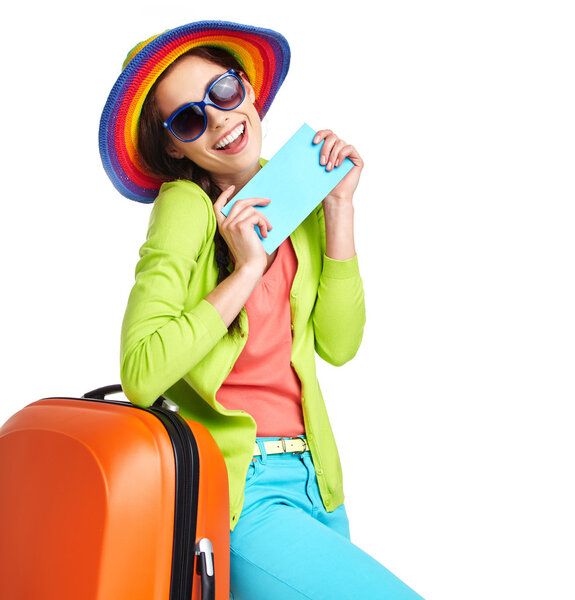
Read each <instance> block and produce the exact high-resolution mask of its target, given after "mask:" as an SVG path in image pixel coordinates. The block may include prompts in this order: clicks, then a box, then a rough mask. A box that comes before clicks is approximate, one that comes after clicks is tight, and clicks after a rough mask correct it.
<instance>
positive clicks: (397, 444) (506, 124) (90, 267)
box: [0, 0, 575, 600]
mask: <svg viewBox="0 0 575 600" xmlns="http://www.w3.org/2000/svg"><path fill="white" fill-rule="evenodd" d="M370 5H371V3H368V2H366V1H363V0H355V1H354V2H350V1H348V2H345V3H343V2H331V3H330V2H310V1H309V0H308V1H305V2H304V1H300V0H290V1H289V2H285V3H279V2H267V3H264V2H257V3H251V2H243V3H240V2H229V1H226V0H219V1H218V2H213V3H207V2H205V3H199V2H159V1H156V2H150V1H149V0H141V1H139V2H135V1H131V0H130V1H126V2H121V1H115V2H109V1H105V2H104V1H102V0H99V1H98V2H92V3H85V2H71V1H70V2H40V1H37V2H25V1H24V2H19V3H13V4H12V6H11V7H10V8H9V9H8V11H6V9H4V14H3V17H2V21H3V27H2V29H3V32H2V36H1V37H0V44H1V45H2V55H3V61H2V71H3V77H2V78H3V83H2V94H1V95H0V102H1V113H0V114H1V119H2V145H3V159H2V161H1V164H2V208H1V215H2V217H1V231H2V235H1V236H0V243H1V244H2V247H1V256H2V265H1V272H2V293H1V295H0V302H1V314H2V334H1V340H2V349H3V355H2V360H1V365H2V385H3V394H2V400H1V404H0V422H1V421H4V420H5V419H7V418H8V417H9V415H10V414H12V413H13V412H15V411H16V410H17V409H19V408H20V407H22V406H24V405H25V404H28V403H29V402H31V401H34V400H36V399H38V398H42V397H46V396H54V395H64V396H78V395H81V394H82V393H84V392H86V391H88V390H89V389H91V388H93V387H97V386H99V385H104V384H109V383H113V382H117V381H118V341H119V328H120V323H121V319H122V316H123V310H124V306H125V302H126V299H127V295H128V293H129V290H130V287H131V284H132V281H133V271H134V267H135V264H136V261H137V256H138V248H139V246H140V244H141V243H142V242H143V240H144V236H145V230H146V224H147V218H148V214H149V207H147V206H144V205H139V204H137V203H134V202H131V201H129V200H126V199H124V198H123V197H122V196H120V195H119V194H118V193H117V192H116V191H115V189H114V188H113V187H112V185H111V184H110V182H109V180H108V179H107V177H106V175H105V173H104V171H103V169H102V168H101V164H100V158H99V154H98V136H97V132H98V121H99V117H100V112H101V109H102V107H103V105H104V103H105V100H106V97H107V95H108V92H109V90H110V88H111V86H112V84H113V83H114V81H115V79H116V76H117V74H118V73H119V69H120V65H121V63H122V60H123V58H124V56H125V54H126V52H127V51H128V49H129V48H131V47H132V46H133V45H134V44H135V43H136V42H138V41H140V40H141V39H144V38H146V37H148V36H150V35H152V34H155V33H158V32H160V31H162V30H164V29H167V28H170V27H174V26H177V25H180V24H183V23H185V22H189V21H195V20H200V19H207V18H215V19H223V20H232V21H239V22H243V23H248V24H252V25H258V26H263V27H270V28H272V29H277V30H279V31H281V32H282V33H283V34H284V35H285V36H286V37H287V38H288V40H289V41H290V43H291V46H292V53H293V56H292V65H291V71H290V74H289V76H288V78H287V80H286V82H285V84H284V87H283V88H282V90H281V91H280V93H279V95H278V97H277V99H276V102H275V104H274V106H273V107H272V109H271V111H270V112H269V115H268V118H267V119H266V120H267V134H266V138H265V142H264V144H265V148H264V150H265V151H264V155H265V156H267V157H270V156H271V155H272V154H273V153H274V152H275V150H277V148H278V147H279V146H280V145H281V143H282V142H283V141H284V140H285V139H286V138H287V137H288V136H289V135H290V134H291V133H292V132H293V131H295V129H296V128H297V127H298V126H299V125H300V124H301V122H303V121H307V122H308V123H309V124H310V125H311V126H312V127H314V128H322V127H330V128H332V129H334V130H335V131H337V132H338V133H339V134H340V135H341V137H343V138H344V139H346V140H348V141H350V142H352V143H353V144H355V145H356V146H357V148H358V149H359V150H360V152H361V153H362V155H363V157H364V159H365V162H366V168H365V172H364V175H363V178H362V182H361V184H360V187H359V189H358V192H357V196H356V206H357V211H356V212H357V222H356V231H357V247H358V253H359V256H360V260H361V265H362V274H363V277H364V281H365V288H366V293H367V306H368V323H367V327H366V332H365V338H364V344H363V346H362V349H361V350H360V352H359V354H358V356H357V357H356V358H355V360H354V361H352V362H351V363H349V364H348V365H346V366H344V367H342V368H340V369H336V368H333V367H329V366H327V365H325V364H323V363H322V364H320V379H321V382H322V386H323V390H324V395H325V396H326V399H327V403H328V407H329V410H330V414H331V417H332V422H333V427H334V429H335V432H336V436H337V438H338V440H339V444H340V450H341V454H342V460H343V463H344V472H345V476H346V490H347V501H346V503H347V507H348V512H349V515H350V520H351V525H352V534H353V537H354V540H355V541H356V543H358V544H359V545H360V546H362V547H363V548H365V549H366V550H367V551H369V552H370V553H372V554H373V555H374V556H375V557H376V558H377V559H378V560H380V561H381V562H383V563H384V564H385V565H386V566H387V567H388V568H389V569H391V570H392V571H393V572H395V573H396V574H397V575H398V576H400V577H401V578H402V579H404V580H405V581H406V582H407V583H408V584H409V585H411V586H412V587H414V588H415V589H416V590H417V591H418V592H419V593H421V594H422V595H423V596H424V597H425V598H426V600H462V599H465V600H479V599H481V600H484V599H486V598H489V599H491V600H509V599H515V598H517V599H519V598H520V599H522V600H531V599H533V600H535V599H538V600H539V599H541V598H553V599H555V600H558V599H570V600H573V599H574V598H575V580H574V578H573V564H574V562H575V542H574V538H575V519H574V510H573V507H574V506H575V493H574V487H573V463H574V460H575V453H574V451H575V442H574V435H573V430H574V424H575V423H574V417H573V414H574V411H573V402H574V383H573V381H574V378H573V365H574V359H575V317H574V308H575V283H574V278H573V258H574V256H575V254H574V251H575V247H574V246H575V242H574V236H573V231H574V226H575V222H574V221H575V207H574V200H575V194H574V182H573V161H574V159H575V148H574V143H575V142H574V140H575V118H574V115H575V85H574V77H573V63H574V59H575V41H574V40H575V38H574V36H573V30H574V25H575V23H574V18H573V14H572V13H571V12H570V9H571V7H572V5H571V3H570V2H567V1H565V2H560V1H554V0H547V1H546V2H543V1H539V2H538V1H529V0H523V1H521V2H520V1H518V0H517V1H511V0H497V1H494V0H482V1H481V2H478V1H477V2H462V1H459V2H458V1H455V0H452V1H448V0H438V1H434V2H429V1H424V0H402V1H396V2H383V3H381V4H379V8H378V10H377V11H376V10H375V9H373V8H370ZM209 6H213V8H210V9H209V10H208V7H209ZM374 6H375V4H374ZM294 535H297V532H294ZM301 542H302V544H305V539H302V540H301Z"/></svg>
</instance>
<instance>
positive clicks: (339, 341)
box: [121, 181, 365, 529]
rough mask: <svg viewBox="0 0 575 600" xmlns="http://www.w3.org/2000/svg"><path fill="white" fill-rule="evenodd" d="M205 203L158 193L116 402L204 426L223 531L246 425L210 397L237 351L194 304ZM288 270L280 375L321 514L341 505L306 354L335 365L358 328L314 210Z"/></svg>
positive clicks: (342, 269) (354, 343)
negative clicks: (299, 426) (225, 488)
mask: <svg viewBox="0 0 575 600" xmlns="http://www.w3.org/2000/svg"><path fill="white" fill-rule="evenodd" d="M216 228H217V223H216V218H215V215H214V212H213V206H212V202H211V201H210V199H209V198H208V196H207V195H206V194H205V193H204V192H203V191H202V190H201V189H200V188H199V187H198V186H197V185H196V184H194V183H192V182H190V181H175V182H170V183H165V184H164V185H163V186H162V188H161V190H160V194H159V196H158V197H157V199H156V200H155V203H154V206H153V208H152V212H151V215H150V222H149V228H148V235H147V239H146V242H145V243H144V245H143V246H142V248H141V249H140V260H139V262H138V264H137V267H136V281H135V284H134V287H133V289H132V291H131V294H130V297H129V300H128V306H127V308H126V313H125V316H124V321H123V325H122V340H121V380H122V385H123V388H124V392H125V394H126V396H127V397H128V398H129V399H130V400H131V401H132V402H133V403H134V404H137V405H139V406H149V405H151V404H152V403H153V402H154V400H155V399H156V398H157V397H158V396H159V395H161V394H163V395H164V396H166V397H168V398H169V399H171V400H173V401H175V402H176V403H177V404H178V405H179V406H180V414H181V415H182V416H184V417H186V418H188V419H193V420H195V421H199V422H200V423H202V424H204V425H205V426H206V427H207V428H208V430H209V431H210V433H211V434H212V436H213V437H214V439H215V440H216V442H217V444H218V446H219V447H220V449H221V451H222V453H223V456H224V459H225V461H226V465H227V469H228V476H229V484H230V527H231V529H233V528H234V526H235V524H236V523H237V521H238V519H239V516H240V513H241V510H242V505H243V497H244V481H245V476H246V472H247V469H248V466H249V463H250V460H251V458H252V455H253V448H254V441H255V437H256V423H255V421H254V419H253V418H252V417H251V416H250V415H249V414H248V413H246V412H244V411H234V410H226V409H225V408H224V407H223V406H222V405H221V404H219V403H218V402H217V401H216V399H215V396H216V391H217V390H218V388H219V387H220V385H221V384H222V382H223V381H224V379H225V378H226V376H227V375H228V373H229V372H230V370H231V368H232V366H233V364H234V362H235V361H236V359H237V357H238V356H239V354H240V352H241V351H242V348H243V346H244V344H245V342H246V340H247V335H248V322H247V316H246V314H245V309H242V312H241V314H240V328H241V333H242V334H243V335H239V334H238V333H235V334H230V333H228V330H227V328H226V326H225V325H224V323H223V321H222V320H221V317H220V315H219V313H218V312H217V311H216V309H215V308H214V307H213V306H212V305H211V304H210V303H209V302H207V301H206V300H205V299H204V298H205V296H206V295H207V294H208V293H209V292H210V291H211V290H212V289H213V288H215V287H216V285H217V276H218V270H217V267H216V264H215V260H214V243H213V238H214V233H215V232H216ZM291 240H292V244H293V247H294V250H295V253H296V256H297V260H298V268H297V272H296V275H295V278H294V282H293V286H292V289H291V296H290V303H291V313H292V329H293V350H292V364H293V367H294V369H295V371H296V373H297V374H298V376H299V379H300V381H301V386H302V407H303V415H304V422H305V428H306V436H307V440H308V443H309V447H310V451H311V454H312V458H313V462H314V465H315V467H316V471H317V478H318V482H319V488H320V492H321V496H322V499H323V502H324V505H325V508H326V510H328V511H332V510H335V508H337V507H338V506H339V505H340V504H342V502H343V486H342V475H341V465H340V461H339V456H338V452H337V448H336V445H335V440H334V437H333V434H332V430H331V426H330V424H329V420H328V416H327V412H326V408H325V405H324V401H323V398H322V395H321V392H320V389H319V385H318V381H317V377H316V369H315V356H314V350H315V352H317V353H318V355H319V356H321V357H322V358H323V359H324V360H326V361H327V362H329V363H331V364H333V365H341V364H343V363H345V362H347V361H348V360H349V359H351V358H352V357H353V356H354V355H355V353H356V352H357V349H358V348H359V345H360V342H361V338H362V335H363V325H364V322H365V307H364V300H363V285H362V281H361V277H360V274H359V269H358V264H357V256H356V257H354V258H352V259H350V260H346V261H336V260H332V259H330V258H328V257H327V256H325V223H324V219H323V210H322V208H321V205H320V206H319V207H318V208H317V209H316V210H315V211H314V212H313V213H312V214H311V215H310V216H309V217H308V218H307V219H306V220H305V221H304V222H303V223H302V224H301V225H300V226H299V227H298V228H297V229H296V231H295V232H294V233H293V234H292V235H291Z"/></svg>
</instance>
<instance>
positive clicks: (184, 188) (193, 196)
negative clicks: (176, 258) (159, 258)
mask: <svg viewBox="0 0 575 600" xmlns="http://www.w3.org/2000/svg"><path fill="white" fill-rule="evenodd" d="M216 227H217V223H216V219H215V215H214V211H213V208H212V201H211V200H210V198H209V197H208V195H207V194H206V193H205V192H204V191H203V190H202V189H201V188H200V187H199V186H198V185H196V184H195V183H193V182H191V181H186V180H177V181H170V182H168V183H164V184H163V185H162V187H161V188H160V192H159V194H158V197H157V198H156V200H155V201H154V205H153V207H152V212H151V214H150V221H149V225H148V236H147V239H148V241H149V240H151V239H153V240H154V242H155V245H160V246H166V245H168V246H170V247H172V248H178V247H181V249H182V250H185V249H186V247H187V246H188V245H189V243H190V242H192V241H195V243H197V242H199V241H205V240H208V239H212V238H213V235H214V232H215V229H216Z"/></svg>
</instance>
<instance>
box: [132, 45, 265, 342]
mask: <svg viewBox="0 0 575 600" xmlns="http://www.w3.org/2000/svg"><path fill="white" fill-rule="evenodd" d="M185 56H198V57H200V58H203V59H205V60H208V61H210V62H212V63H214V64H216V65H219V66H221V67H224V68H225V69H226V70H229V69H234V70H235V71H242V72H243V68H242V66H241V65H240V63H239V62H238V61H237V60H236V58H235V57H234V56H233V55H232V54H230V53H229V52H227V51H226V50H224V49H222V48H216V47H212V46H200V47H198V48H192V49H191V50H189V51H188V52H186V53H185V54H183V55H182V56H181V57H179V58H178V59H177V60H175V61H174V62H173V63H172V64H171V65H170V66H169V67H168V68H167V69H166V70H165V71H164V72H163V73H162V74H161V75H160V77H158V79H157V80H156V81H155V82H154V85H153V86H152V88H151V90H150V92H149V93H148V96H147V97H146V100H145V101H144V104H143V106H142V112H141V115H140V119H139V124H138V152H139V154H140V157H141V158H142V159H143V161H144V163H145V164H146V166H147V167H148V169H149V170H150V171H151V172H152V173H153V174H154V175H156V176H157V177H159V178H161V179H167V180H176V179H187V180H189V181H193V182H194V183H196V184H197V185H198V186H199V187H200V188H202V190H204V192H206V194H207V195H208V196H209V198H210V199H211V201H212V203H213V202H215V201H216V200H217V198H218V196H219V195H220V194H221V193H222V191H223V190H221V189H220V188H219V187H218V186H217V184H216V183H215V182H214V180H213V179H212V178H211V176H210V174H209V173H208V172H207V171H206V170H205V169H202V168H201V167H199V166H198V165H196V164H195V163H194V162H192V161H191V160H190V159H189V158H186V157H184V158H174V157H172V156H170V155H169V154H168V153H167V152H166V147H167V145H168V143H169V142H170V137H169V136H170V134H169V132H168V130H167V129H166V128H165V127H164V126H163V119H162V116H161V114H160V111H159V109H158V104H157V101H156V89H157V86H158V84H159V82H160V81H162V79H163V78H164V77H165V76H166V75H167V74H168V73H169V72H170V70H171V68H172V67H173V65H174V64H176V63H177V62H178V61H179V60H180V59H182V58H183V57H185ZM256 108H257V109H258V113H260V116H261V111H260V110H259V107H258V106H257V105H256ZM214 245H215V261H216V265H217V267H218V283H221V282H222V281H223V280H224V279H225V278H226V277H228V275H229V274H230V271H229V265H230V252H229V249H228V246H227V244H226V242H225V240H224V238H223V237H222V236H221V234H220V232H219V230H217V229H216V233H215V236H214ZM229 329H230V331H238V330H239V315H238V316H237V317H236V318H235V319H234V321H233V322H232V324H231V325H230V328H229Z"/></svg>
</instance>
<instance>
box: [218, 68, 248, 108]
mask: <svg viewBox="0 0 575 600" xmlns="http://www.w3.org/2000/svg"><path fill="white" fill-rule="evenodd" d="M244 95H245V92H244V88H243V87H242V84H241V83H240V82H239V80H238V79H236V77H234V76H233V75H228V76H227V77H223V78H222V79H220V80H219V81H218V82H217V83H216V84H215V85H214V86H213V87H212V89H211V90H210V94H209V97H210V100H211V101H212V102H213V103H214V104H216V105H217V106H219V107H220V108H224V109H227V110H230V109H232V108H236V106H239V105H240V104H241V103H242V101H243V99H244Z"/></svg>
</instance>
